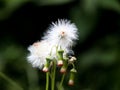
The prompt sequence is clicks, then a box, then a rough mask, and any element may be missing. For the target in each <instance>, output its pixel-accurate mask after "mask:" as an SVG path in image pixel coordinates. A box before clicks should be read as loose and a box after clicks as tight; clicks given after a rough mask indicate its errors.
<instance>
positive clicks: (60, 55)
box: [57, 50, 64, 66]
mask: <svg viewBox="0 0 120 90" xmlns="http://www.w3.org/2000/svg"><path fill="white" fill-rule="evenodd" d="M63 53H64V50H58V52H57V57H58V62H57V65H58V66H62V65H63Z"/></svg>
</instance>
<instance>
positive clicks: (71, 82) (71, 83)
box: [68, 68, 77, 86]
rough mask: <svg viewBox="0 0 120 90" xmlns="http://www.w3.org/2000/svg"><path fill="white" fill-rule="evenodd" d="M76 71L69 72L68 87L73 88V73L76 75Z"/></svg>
mask: <svg viewBox="0 0 120 90" xmlns="http://www.w3.org/2000/svg"><path fill="white" fill-rule="evenodd" d="M76 72H77V71H76V69H74V68H73V69H71V70H70V78H69V81H68V85H70V86H73V85H74V78H75V73H76Z"/></svg>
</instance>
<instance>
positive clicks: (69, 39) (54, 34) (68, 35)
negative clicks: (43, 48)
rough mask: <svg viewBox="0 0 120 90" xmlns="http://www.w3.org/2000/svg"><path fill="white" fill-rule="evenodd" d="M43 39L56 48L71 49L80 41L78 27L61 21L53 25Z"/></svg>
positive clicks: (66, 21)
mask: <svg viewBox="0 0 120 90" xmlns="http://www.w3.org/2000/svg"><path fill="white" fill-rule="evenodd" d="M43 39H44V40H48V41H50V42H52V44H53V45H55V46H60V47H62V48H63V49H69V48H70V47H72V46H73V45H74V44H75V40H77V39H78V32H77V27H76V26H75V24H74V23H71V22H70V21H68V20H63V19H60V20H58V21H57V22H55V23H54V22H53V23H52V25H51V26H50V27H49V29H48V31H47V32H46V33H45V36H44V37H43Z"/></svg>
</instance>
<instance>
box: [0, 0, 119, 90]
mask: <svg viewBox="0 0 120 90" xmlns="http://www.w3.org/2000/svg"><path fill="white" fill-rule="evenodd" d="M58 18H59V19H69V20H71V22H74V23H75V24H76V26H77V27H78V29H79V40H78V41H77V45H76V46H75V47H74V48H73V49H74V51H75V55H76V57H77V59H78V60H77V62H76V67H77V71H78V73H77V74H76V79H75V85H74V86H73V87H71V86H68V85H67V81H68V75H67V76H66V78H65V82H64V90H120V0H0V90H45V73H43V72H42V71H40V70H38V69H35V68H32V66H31V65H30V64H28V62H27V60H26V57H27V54H28V53H29V52H28V51H27V47H28V46H29V45H30V44H32V43H33V42H35V41H37V40H40V39H41V37H42V36H43V33H44V32H45V31H46V29H47V28H48V26H49V24H51V22H52V21H56V20H58ZM58 74H59V73H58ZM59 77H60V75H57V78H59ZM57 81H59V79H57ZM56 84H57V83H56Z"/></svg>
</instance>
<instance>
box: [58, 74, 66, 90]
mask: <svg viewBox="0 0 120 90" xmlns="http://www.w3.org/2000/svg"><path fill="white" fill-rule="evenodd" d="M64 78H65V73H64V74H63V75H62V78H61V81H60V85H59V88H58V90H62V84H63V81H64Z"/></svg>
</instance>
